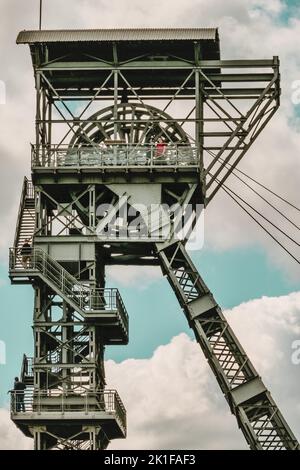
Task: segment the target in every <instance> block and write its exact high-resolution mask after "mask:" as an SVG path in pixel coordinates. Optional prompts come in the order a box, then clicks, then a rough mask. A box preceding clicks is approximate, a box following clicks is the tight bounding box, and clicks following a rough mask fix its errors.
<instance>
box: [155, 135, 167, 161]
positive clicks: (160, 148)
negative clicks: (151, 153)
mask: <svg viewBox="0 0 300 470" xmlns="http://www.w3.org/2000/svg"><path fill="white" fill-rule="evenodd" d="M166 149H167V143H166V142H165V141H164V140H163V138H162V137H159V138H158V139H157V142H156V144H155V159H156V160H157V161H158V162H161V161H162V160H163V158H164V156H165V154H166Z"/></svg>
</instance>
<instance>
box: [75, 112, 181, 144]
mask: <svg viewBox="0 0 300 470" xmlns="http://www.w3.org/2000/svg"><path fill="white" fill-rule="evenodd" d="M89 121H92V122H89ZM89 121H87V122H84V123H83V124H81V126H80V127H79V129H78V131H77V132H76V134H74V136H73V138H72V139H71V141H70V147H78V146H89V145H91V144H92V143H100V142H103V141H105V140H111V139H116V140H120V141H123V142H126V143H127V144H135V145H145V144H150V143H152V142H156V141H157V140H158V139H159V138H160V137H161V138H162V139H163V140H164V141H165V142H168V143H174V144H176V143H181V144H189V139H188V136H187V134H186V133H185V132H184V130H183V129H182V127H181V126H180V125H179V124H178V122H176V121H175V120H172V117H171V116H169V115H168V114H167V113H165V112H163V111H161V110H160V109H157V108H155V107H153V106H150V105H142V104H139V103H121V104H119V105H118V107H117V118H116V122H115V121H114V106H110V107H107V108H104V109H102V110H101V111H98V112H97V113H95V114H93V115H92V116H90V118H89Z"/></svg>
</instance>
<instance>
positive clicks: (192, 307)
mask: <svg viewBox="0 0 300 470" xmlns="http://www.w3.org/2000/svg"><path fill="white" fill-rule="evenodd" d="M215 307H217V303H216V301H215V299H214V298H213V295H212V294H211V293H207V294H204V295H202V296H201V297H199V298H198V299H195V300H193V301H192V302H189V311H190V315H191V320H195V319H196V318H197V317H199V316H200V315H202V314H203V313H205V312H208V311H209V310H211V309H213V308H215Z"/></svg>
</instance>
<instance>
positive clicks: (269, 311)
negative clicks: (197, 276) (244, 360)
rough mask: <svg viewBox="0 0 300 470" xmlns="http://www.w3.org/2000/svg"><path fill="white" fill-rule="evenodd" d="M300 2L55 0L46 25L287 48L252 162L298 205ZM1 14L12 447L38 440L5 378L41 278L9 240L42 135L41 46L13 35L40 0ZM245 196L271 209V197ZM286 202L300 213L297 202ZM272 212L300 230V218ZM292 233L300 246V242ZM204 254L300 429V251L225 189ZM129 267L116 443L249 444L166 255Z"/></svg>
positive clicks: (244, 53)
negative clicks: (269, 231) (26, 434)
mask: <svg viewBox="0 0 300 470" xmlns="http://www.w3.org/2000/svg"><path fill="white" fill-rule="evenodd" d="M298 5H299V2H298V1H297V0H295V1H289V0H286V1H283V0H282V1H280V0H227V1H226V2H225V1H224V0H209V1H208V0H185V1H184V2H182V1H179V0H152V1H151V11H149V2H148V1H145V0H110V1H108V0H103V1H101V0H65V1H64V2H62V1H59V0H51V1H50V0H44V24H43V26H44V28H49V29H51V28H53V29H55V28H77V27H78V28H101V27H106V28H107V27H203V26H217V27H219V31H220V38H221V53H222V57H223V58H224V59H235V58H254V59H260V58H271V57H272V56H274V55H279V56H280V60H281V77H282V101H281V108H280V110H279V111H278V112H277V114H276V116H275V117H274V118H273V119H272V121H271V123H269V125H268V127H267V128H266V129H265V131H264V133H263V134H262V135H261V136H260V137H259V139H258V140H257V142H256V143H255V145H254V147H253V148H252V150H251V151H250V152H249V154H248V155H247V157H246V158H245V159H244V161H243V162H242V163H241V165H240V168H241V169H243V170H246V171H247V172H248V173H249V174H251V175H252V176H253V177H255V178H258V179H259V180H261V181H262V182H263V183H264V184H266V185H268V186H269V187H271V188H273V189H275V191H278V192H279V193H280V194H282V195H283V196H285V197H287V199H288V200H290V201H291V202H293V203H294V204H295V205H296V206H300V203H299V199H300V198H299V175H300V155H299V149H300V137H299V132H300V104H297V100H295V99H294V100H293V86H295V83H296V81H297V80H300V53H299V37H300V6H298ZM0 18H1V21H2V24H1V28H0V64H1V68H0V80H1V81H2V83H4V84H5V86H6V104H0V122H1V134H0V158H1V160H0V161H1V172H0V179H1V181H0V212H1V225H0V226H1V237H0V294H1V303H0V313H1V317H0V341H4V342H5V344H6V356H7V357H6V364H5V365H0V406H1V407H2V408H1V409H0V448H3V449H8V448H10V449H11V448H13V449H21V448H30V446H31V441H30V440H28V439H26V438H23V437H22V436H21V435H20V433H19V432H18V431H17V430H16V428H15V427H14V425H13V424H11V423H10V421H9V415H8V411H7V394H6V392H7V390H8V389H9V388H10V386H11V381H12V378H13V377H14V376H15V375H17V374H18V373H19V370H20V364H21V357H22V354H23V353H24V352H26V353H28V354H29V355H30V354H31V351H32V331H31V321H32V291H31V288H30V287H18V286H13V287H11V286H9V283H8V281H7V250H8V247H9V246H10V244H11V241H12V239H13V233H14V224H15V220H16V215H17V209H18V201H19V197H20V190H21V184H22V179H23V176H24V175H29V174H30V153H29V143H30V142H31V141H33V137H34V125H33V123H34V87H33V76H32V70H31V61H30V55H29V51H28V49H27V48H26V47H25V46H16V45H15V39H16V36H17V33H18V32H19V31H20V30H22V29H35V28H36V27H37V23H38V0H26V2H24V1H23V0H1V2H0ZM0 101H1V100H0ZM231 184H234V181H232V183H231ZM245 196H247V198H248V200H251V202H253V204H254V203H255V207H257V208H259V209H261V210H264V211H265V212H266V211H267V208H266V207H265V206H264V205H263V202H262V201H259V200H257V199H255V198H254V197H253V195H251V194H250V193H249V194H248V193H245ZM274 202H275V200H274ZM276 204H278V207H280V208H281V210H284V211H285V213H286V214H287V216H288V217H290V218H292V219H293V220H294V221H295V223H296V224H298V225H300V220H299V219H300V217H299V212H297V211H296V210H294V209H292V208H289V207H288V206H286V205H280V204H279V203H278V202H277V201H276ZM266 213H267V212H266ZM268 215H269V216H270V217H273V219H272V220H276V221H277V222H278V224H280V226H281V227H283V228H284V229H285V230H288V232H289V234H290V235H291V236H292V237H295V238H296V239H297V240H298V241H300V237H299V233H298V230H297V229H296V228H295V227H292V226H291V225H290V224H287V222H284V221H283V220H282V219H279V218H278V216H277V219H275V217H276V216H275V214H274V213H271V212H268ZM297 219H298V222H297ZM283 241H284V242H285V243H286V240H283ZM287 247H288V248H289V249H291V250H292V251H293V253H294V254H295V256H298V257H299V254H300V253H299V247H298V246H296V245H294V244H291V243H290V244H288V243H287ZM297 250H298V251H297ZM192 257H193V259H194V261H195V263H196V265H197V267H198V269H199V271H200V272H201V274H202V275H203V277H204V279H205V280H206V282H207V284H208V285H209V286H210V288H211V289H212V291H213V292H214V294H215V297H216V299H217V300H218V302H219V303H220V304H221V306H222V307H223V308H225V309H226V315H227V318H228V320H229V322H230V324H231V325H232V326H233V327H234V330H235V331H236V333H237V334H238V336H239V337H240V339H241V340H242V343H243V345H244V346H245V348H246V350H247V352H248V353H249V355H250V357H251V359H252V360H253V362H254V364H255V365H256V366H257V368H258V370H259V372H260V374H262V375H263V377H264V380H265V381H266V383H267V385H268V386H269V387H270V389H271V391H272V394H273V396H274V398H275V399H276V400H277V402H278V404H279V405H280V408H281V409H282V411H283V412H284V415H285V417H286V418H287V419H288V421H289V423H290V425H291V427H292V429H293V430H294V432H295V433H296V435H297V437H298V438H300V425H299V423H300V405H299V398H298V396H297V394H298V390H299V379H300V365H297V364H293V362H292V359H291V358H292V353H293V349H292V345H293V343H294V342H295V341H296V340H299V339H300V320H299V318H300V293H298V292H297V291H298V290H299V280H300V271H299V265H297V263H296V262H295V261H293V260H291V258H290V257H288V256H287V255H286V254H285V253H283V252H282V250H280V249H279V248H278V247H277V246H276V245H275V244H274V242H273V241H272V240H270V239H269V238H267V237H266V235H265V234H264V233H263V232H262V231H260V230H259V229H258V227H257V226H256V225H255V224H254V223H253V222H252V221H251V220H250V219H248V218H247V216H245V215H244V214H243V213H242V212H241V211H240V209H239V208H238V207H235V206H234V205H233V203H232V201H230V200H228V198H226V195H222V194H219V195H218V197H216V199H215V200H214V201H213V203H212V204H211V205H210V207H209V209H208V210H207V213H206V214H205V245H204V249H203V250H201V251H200V252H193V253H192ZM124 274H125V273H124V271H122V270H116V269H114V270H112V271H111V272H110V284H111V285H114V286H116V287H119V288H120V290H121V293H122V296H123V298H124V300H125V303H126V307H127V309H128V311H129V313H130V320H131V330H130V331H131V332H130V334H131V337H130V344H129V346H127V347H116V348H110V349H108V350H107V359H108V363H107V380H108V385H109V386H110V387H116V388H117V389H118V390H119V392H120V395H121V397H122V399H123V400H124V402H125V404H126V407H127V411H128V421H129V431H128V439H127V440H126V441H115V442H114V443H112V445H111V448H115V449H117V448H122V449H125V448H131V449H132V448H149V449H150V448H182V449H187V448H210V449H211V448H222V449H228V448H245V443H244V440H243V438H242V436H241V435H240V433H239V431H238V430H237V429H236V425H235V422H234V418H233V417H232V416H231V415H230V413H229V411H228V410H227V405H226V403H224V400H223V397H222V396H221V393H220V392H219V389H218V387H217V386H216V384H215V380H214V378H213V376H212V374H211V372H210V370H208V367H207V365H206V362H205V361H204V359H203V357H202V353H201V351H200V350H199V348H198V346H197V344H196V343H195V342H194V340H193V336H192V335H191V332H190V331H189V329H188V328H187V326H186V324H185V321H184V318H183V315H182V313H181V311H180V308H179V306H178V305H177V302H176V299H175V298H174V296H173V294H172V292H171V291H170V289H169V286H168V284H167V282H166V280H165V279H163V278H162V277H161V275H160V273H159V272H158V271H157V270H156V269H149V268H148V269H144V268H139V269H132V268H131V269H130V270H127V271H126V276H125V275H124ZM294 362H295V361H294ZM170 384H172V386H171V387H170ZM187 431H189V432H187ZM187 436H188V440H187Z"/></svg>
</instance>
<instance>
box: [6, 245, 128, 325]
mask: <svg viewBox="0 0 300 470" xmlns="http://www.w3.org/2000/svg"><path fill="white" fill-rule="evenodd" d="M9 270H10V274H12V273H13V272H17V273H24V275H28V276H30V274H33V272H36V271H38V272H39V273H40V274H41V275H42V276H44V278H46V279H47V280H49V281H50V282H51V284H52V285H54V286H55V288H56V291H57V292H58V293H62V294H63V296H64V297H65V298H67V299H69V300H70V301H72V303H73V304H75V305H76V306H77V307H78V308H79V309H80V310H81V311H82V312H83V313H84V312H85V311H86V312H87V311H89V312H90V311H94V312H97V311H103V310H105V311H116V312H117V313H118V314H119V318H120V320H121V323H122V325H123V327H125V328H126V329H127V328H128V313H127V311H126V308H125V305H124V303H123V301H122V298H121V295H120V293H119V291H118V289H116V288H92V287H89V286H86V285H83V284H81V283H79V282H78V280H77V279H76V278H75V277H74V276H72V274H70V273H69V272H68V271H67V270H66V269H65V268H63V266H61V264H59V263H58V262H57V261H56V260H54V259H53V258H51V256H49V255H48V254H47V253H46V252H45V251H43V250H42V249H40V248H31V249H29V251H28V254H26V255H25V257H24V255H22V254H21V253H19V250H18V249H16V248H10V250H9Z"/></svg>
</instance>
